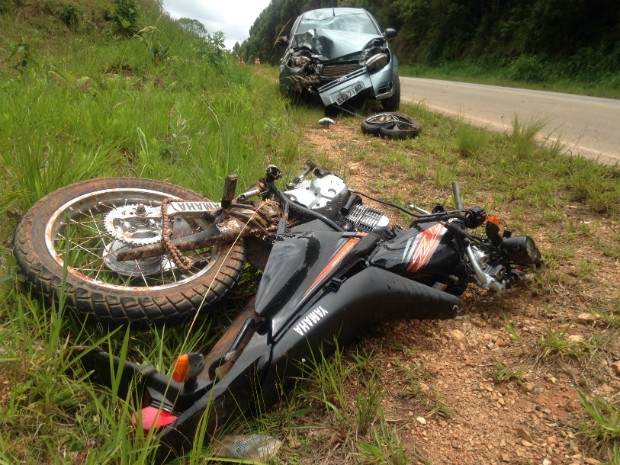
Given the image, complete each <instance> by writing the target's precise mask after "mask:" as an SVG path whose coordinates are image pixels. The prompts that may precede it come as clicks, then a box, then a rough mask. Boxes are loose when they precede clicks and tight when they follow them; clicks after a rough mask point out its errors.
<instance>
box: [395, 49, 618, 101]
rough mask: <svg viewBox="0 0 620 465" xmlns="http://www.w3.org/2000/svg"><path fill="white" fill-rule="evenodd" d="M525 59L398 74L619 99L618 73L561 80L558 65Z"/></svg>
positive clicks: (407, 69) (407, 68)
mask: <svg viewBox="0 0 620 465" xmlns="http://www.w3.org/2000/svg"><path fill="white" fill-rule="evenodd" d="M527 58H528V57H522V59H519V60H516V61H514V62H513V63H511V64H509V65H504V66H501V65H499V66H498V63H496V62H494V61H491V62H484V61H456V62H451V63H442V64H438V65H436V66H428V65H423V64H415V65H401V66H400V67H399V72H400V74H401V76H411V77H420V78H429V79H445V80H449V81H464V82H472V83H477V84H489V85H499V86H505V87H520V88H525V89H536V90H547V91H553V92H564V93H569V94H579V95H590V96H594V97H605V98H614V99H618V98H620V74H618V73H615V74H604V75H600V76H596V75H589V76H578V77H570V78H568V77H565V76H566V73H565V72H564V71H563V69H562V66H561V65H558V64H556V65H550V64H545V65H544V66H538V65H537V64H536V63H532V62H531V60H530V61H528V60H527ZM532 65H535V66H532Z"/></svg>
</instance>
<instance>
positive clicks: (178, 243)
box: [117, 200, 281, 261]
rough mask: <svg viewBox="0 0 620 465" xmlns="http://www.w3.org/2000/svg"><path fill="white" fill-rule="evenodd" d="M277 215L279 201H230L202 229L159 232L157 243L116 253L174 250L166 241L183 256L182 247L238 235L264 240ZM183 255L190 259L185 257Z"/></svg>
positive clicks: (133, 255)
mask: <svg viewBox="0 0 620 465" xmlns="http://www.w3.org/2000/svg"><path fill="white" fill-rule="evenodd" d="M280 215H281V210H280V204H279V203H278V202H276V201H274V200H264V201H262V202H260V203H259V205H258V206H257V207H255V206H253V205H246V204H233V205H232V206H231V208H230V209H228V210H226V211H223V212H222V213H221V214H220V215H219V216H218V217H217V218H216V221H215V222H214V223H213V224H212V225H210V226H209V227H208V228H207V229H206V230H204V231H201V232H198V233H195V234H190V235H187V236H182V237H179V238H176V239H172V237H171V236H170V235H169V234H163V237H165V238H167V240H165V241H162V242H161V243H159V244H152V245H147V246H143V247H134V248H132V249H129V250H121V251H119V252H118V254H117V260H118V261H124V260H138V259H143V258H147V257H157V256H161V255H163V254H165V253H176V252H170V251H169V249H168V248H167V247H168V246H167V245H166V243H168V244H169V245H172V246H173V248H172V249H171V250H173V251H174V250H176V251H178V253H179V255H180V256H181V257H183V255H181V252H183V251H185V250H194V249H199V248H202V247H212V246H214V245H217V244H223V243H228V242H234V241H237V240H239V239H240V238H242V237H248V236H254V237H258V238H261V239H264V240H268V239H269V238H270V237H271V236H272V235H273V234H274V233H275V231H276V230H277V224H278V220H279V219H280ZM164 228H165V229H167V230H168V227H167V224H165V225H164ZM183 258H185V259H187V260H190V259H189V258H188V257H183ZM173 259H174V258H173Z"/></svg>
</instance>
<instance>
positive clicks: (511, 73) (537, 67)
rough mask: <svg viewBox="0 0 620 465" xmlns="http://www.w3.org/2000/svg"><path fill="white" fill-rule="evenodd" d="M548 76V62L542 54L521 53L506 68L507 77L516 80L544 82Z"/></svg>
mask: <svg viewBox="0 0 620 465" xmlns="http://www.w3.org/2000/svg"><path fill="white" fill-rule="evenodd" d="M548 77H549V76H548V68H547V62H546V60H544V59H543V58H542V57H540V56H532V55H521V56H520V57H519V58H517V59H516V60H514V61H513V62H512V63H510V64H509V65H508V68H507V70H506V78H508V79H511V80H514V81H525V82H544V81H546V80H547V78H548Z"/></svg>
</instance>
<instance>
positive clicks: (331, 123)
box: [319, 117, 336, 127]
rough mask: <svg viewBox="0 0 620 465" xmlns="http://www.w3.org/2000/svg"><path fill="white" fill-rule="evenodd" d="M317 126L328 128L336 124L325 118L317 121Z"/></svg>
mask: <svg viewBox="0 0 620 465" xmlns="http://www.w3.org/2000/svg"><path fill="white" fill-rule="evenodd" d="M319 124H320V125H321V126H325V127H329V126H332V125H334V124H336V122H335V121H334V120H333V119H331V118H327V117H325V118H321V119H320V120H319Z"/></svg>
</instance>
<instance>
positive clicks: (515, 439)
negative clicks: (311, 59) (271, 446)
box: [304, 120, 620, 465]
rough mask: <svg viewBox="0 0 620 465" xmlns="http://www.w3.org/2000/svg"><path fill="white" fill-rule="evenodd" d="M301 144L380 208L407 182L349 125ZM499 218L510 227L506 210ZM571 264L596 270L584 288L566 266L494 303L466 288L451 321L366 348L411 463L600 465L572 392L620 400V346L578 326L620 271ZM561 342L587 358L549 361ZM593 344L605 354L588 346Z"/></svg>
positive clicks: (387, 335)
mask: <svg viewBox="0 0 620 465" xmlns="http://www.w3.org/2000/svg"><path fill="white" fill-rule="evenodd" d="M304 140H305V142H304V144H306V145H307V147H308V151H309V152H313V153H315V154H317V157H318V158H321V157H322V158H324V159H326V160H328V164H329V165H330V168H332V169H334V170H335V171H337V172H338V173H339V174H341V175H344V176H345V177H346V179H347V181H348V183H349V185H350V186H351V187H352V188H354V189H359V190H361V191H363V192H367V193H370V194H374V195H377V196H380V197H382V198H385V197H390V196H392V197H393V196H398V194H399V193H401V192H402V191H403V190H407V189H408V187H403V186H407V184H408V183H409V184H410V183H411V179H410V176H411V175H410V174H409V173H407V172H403V171H402V170H400V169H398V168H397V167H394V166H392V165H391V164H390V162H389V153H390V152H391V151H393V145H392V144H393V142H391V141H387V140H379V139H373V138H369V137H366V136H363V135H362V134H361V132H360V131H359V127H358V126H357V123H356V122H355V121H354V120H350V121H346V122H344V123H342V122H337V124H336V125H334V126H332V127H329V128H321V127H316V128H315V127H311V128H307V129H306V131H305V139H304ZM369 144H374V145H375V148H374V149H372V151H373V154H372V155H368V156H370V157H384V160H385V161H384V162H383V163H381V166H382V168H381V169H380V170H378V169H377V167H376V166H377V164H376V163H371V164H368V163H365V162H364V161H363V160H360V159H359V156H358V155H359V153H360V151H364V150H367V148H366V147H367V146H368V145H369ZM399 150H400V151H401V152H402V151H404V152H405V156H408V157H411V158H412V159H415V158H416V157H419V156H420V153H418V152H416V150H415V149H412V148H406V147H404V146H402V145H401V146H400V147H399ZM426 188H428V189H426ZM424 192H426V195H421V196H420V194H423V193H424ZM416 193H417V197H416V201H422V202H423V201H425V200H428V201H431V202H432V201H433V199H436V198H438V197H440V196H441V195H443V194H441V193H439V192H437V190H436V187H434V186H431V185H428V186H425V185H422V184H421V181H420V182H418V183H417V186H416ZM420 206H424V207H428V206H429V205H424V204H423V203H421V204H420ZM567 208H568V210H569V211H568V213H567V214H569V215H573V216H574V220H575V221H576V222H579V221H596V222H599V223H600V231H603V232H604V231H606V230H607V231H611V230H613V229H614V228H615V227H617V225H616V226H614V225H613V223H612V222H607V221H605V220H601V219H600V218H598V217H595V216H594V214H592V213H588V212H587V211H585V210H583V211H582V210H581V209H579V208H578V207H573V208H572V209H571V207H567ZM501 213H502V214H503V215H505V216H507V217H508V218H509V217H510V212H509V211H504V212H501ZM392 219H393V220H395V221H398V219H399V217H398V215H393V216H392ZM521 233H528V231H521ZM545 234H548V235H552V234H554V231H552V230H547V231H546V232H544V233H541V237H536V240H537V242H539V243H540V245H541V246H542V248H543V249H544V248H545V247H548V246H549V245H548V244H547V241H546V238H545ZM577 254H578V255H579V256H582V257H588V260H589V261H590V262H591V263H592V264H593V266H595V267H596V270H597V272H596V274H595V276H593V277H592V278H591V279H582V276H581V273H580V272H579V270H577V269H576V268H575V265H574V264H572V263H571V260H567V261H566V263H563V264H561V265H556V269H554V270H551V272H553V273H557V274H558V275H559V276H561V277H562V278H561V279H559V280H558V281H557V282H556V283H555V284H556V285H555V288H554V289H553V290H550V291H544V290H541V289H535V290H532V289H529V288H521V289H515V290H511V291H509V292H507V293H506V294H504V295H502V296H496V297H492V296H488V295H486V294H485V293H484V292H481V291H478V290H476V289H469V290H468V291H467V292H466V294H465V295H464V297H463V310H462V313H461V314H460V315H459V316H458V317H457V318H456V319H454V320H446V321H400V322H396V323H391V324H389V325H384V326H383V327H381V328H378V329H377V331H376V332H375V334H373V335H371V336H369V337H367V338H366V339H365V342H364V344H365V346H366V347H369V348H370V349H371V350H373V351H375V352H379V353H380V357H377V360H379V363H381V364H382V366H381V372H382V374H383V375H382V379H381V384H382V386H384V387H385V391H384V397H383V401H382V407H383V410H384V413H385V418H386V420H387V421H388V422H389V423H391V424H394V425H396V426H397V427H398V429H399V431H400V434H401V439H402V440H403V441H404V443H405V446H406V448H407V449H408V450H410V451H415V452H416V454H417V455H415V456H417V457H420V456H421V457H423V458H424V460H426V461H427V462H428V463H432V464H434V465H452V464H464V465H470V464H471V465H479V464H503V463H512V464H545V465H559V464H575V465H577V464H595V463H601V462H602V461H606V460H608V459H607V458H606V457H604V453H603V452H602V451H600V450H596V449H595V448H593V447H592V444H591V443H588V442H586V441H584V440H583V438H582V437H581V436H580V435H579V430H580V422H581V404H580V402H579V399H578V395H577V389H579V390H583V391H584V392H592V393H595V394H596V395H599V396H602V397H605V398H608V399H613V398H617V396H618V393H619V392H620V377H619V376H618V375H617V374H615V373H614V371H613V369H612V363H613V362H614V360H617V359H618V358H620V346H619V345H618V342H617V340H615V339H611V340H610V338H613V332H611V333H609V332H608V331H607V326H606V325H605V323H604V322H603V321H601V319H600V318H598V317H591V318H589V317H588V318H587V317H586V316H584V315H586V314H587V315H590V314H591V310H592V307H593V303H594V302H595V301H596V299H597V298H600V296H611V298H613V296H614V295H617V294H616V293H615V292H616V291H614V289H617V288H618V286H619V284H620V283H619V280H618V271H619V269H618V263H617V262H616V260H615V259H614V258H613V254H610V255H609V256H605V255H604V254H601V252H600V248H598V249H597V248H594V247H591V246H590V245H588V244H587V243H584V244H583V245H582V246H581V247H580V250H578V251H577ZM604 298H605V297H603V299H604ZM616 311H617V305H616ZM557 334H560V335H562V337H564V338H565V339H566V340H568V341H574V342H575V347H577V348H579V350H584V351H586V352H587V353H586V354H585V355H583V354H581V355H577V356H572V355H570V354H566V353H554V352H553V350H554V347H553V346H551V347H546V346H545V341H546V340H548V338H549V337H550V336H552V335H557ZM610 334H611V335H610ZM616 335H617V333H616ZM605 338H607V339H605ZM616 339H617V338H616ZM601 340H604V341H605V342H604V345H602V346H596V345H595V344H597V341H601ZM584 341H585V342H591V343H592V345H593V347H590V346H589V345H588V344H586V343H584ZM597 347H598V348H599V349H600V348H601V347H603V348H604V349H600V350H599V349H597ZM403 348H406V350H405V349H403ZM590 349H591V352H588V350H590ZM576 350H577V349H576ZM421 373H423V374H421ZM599 460H600V461H601V462H599Z"/></svg>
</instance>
